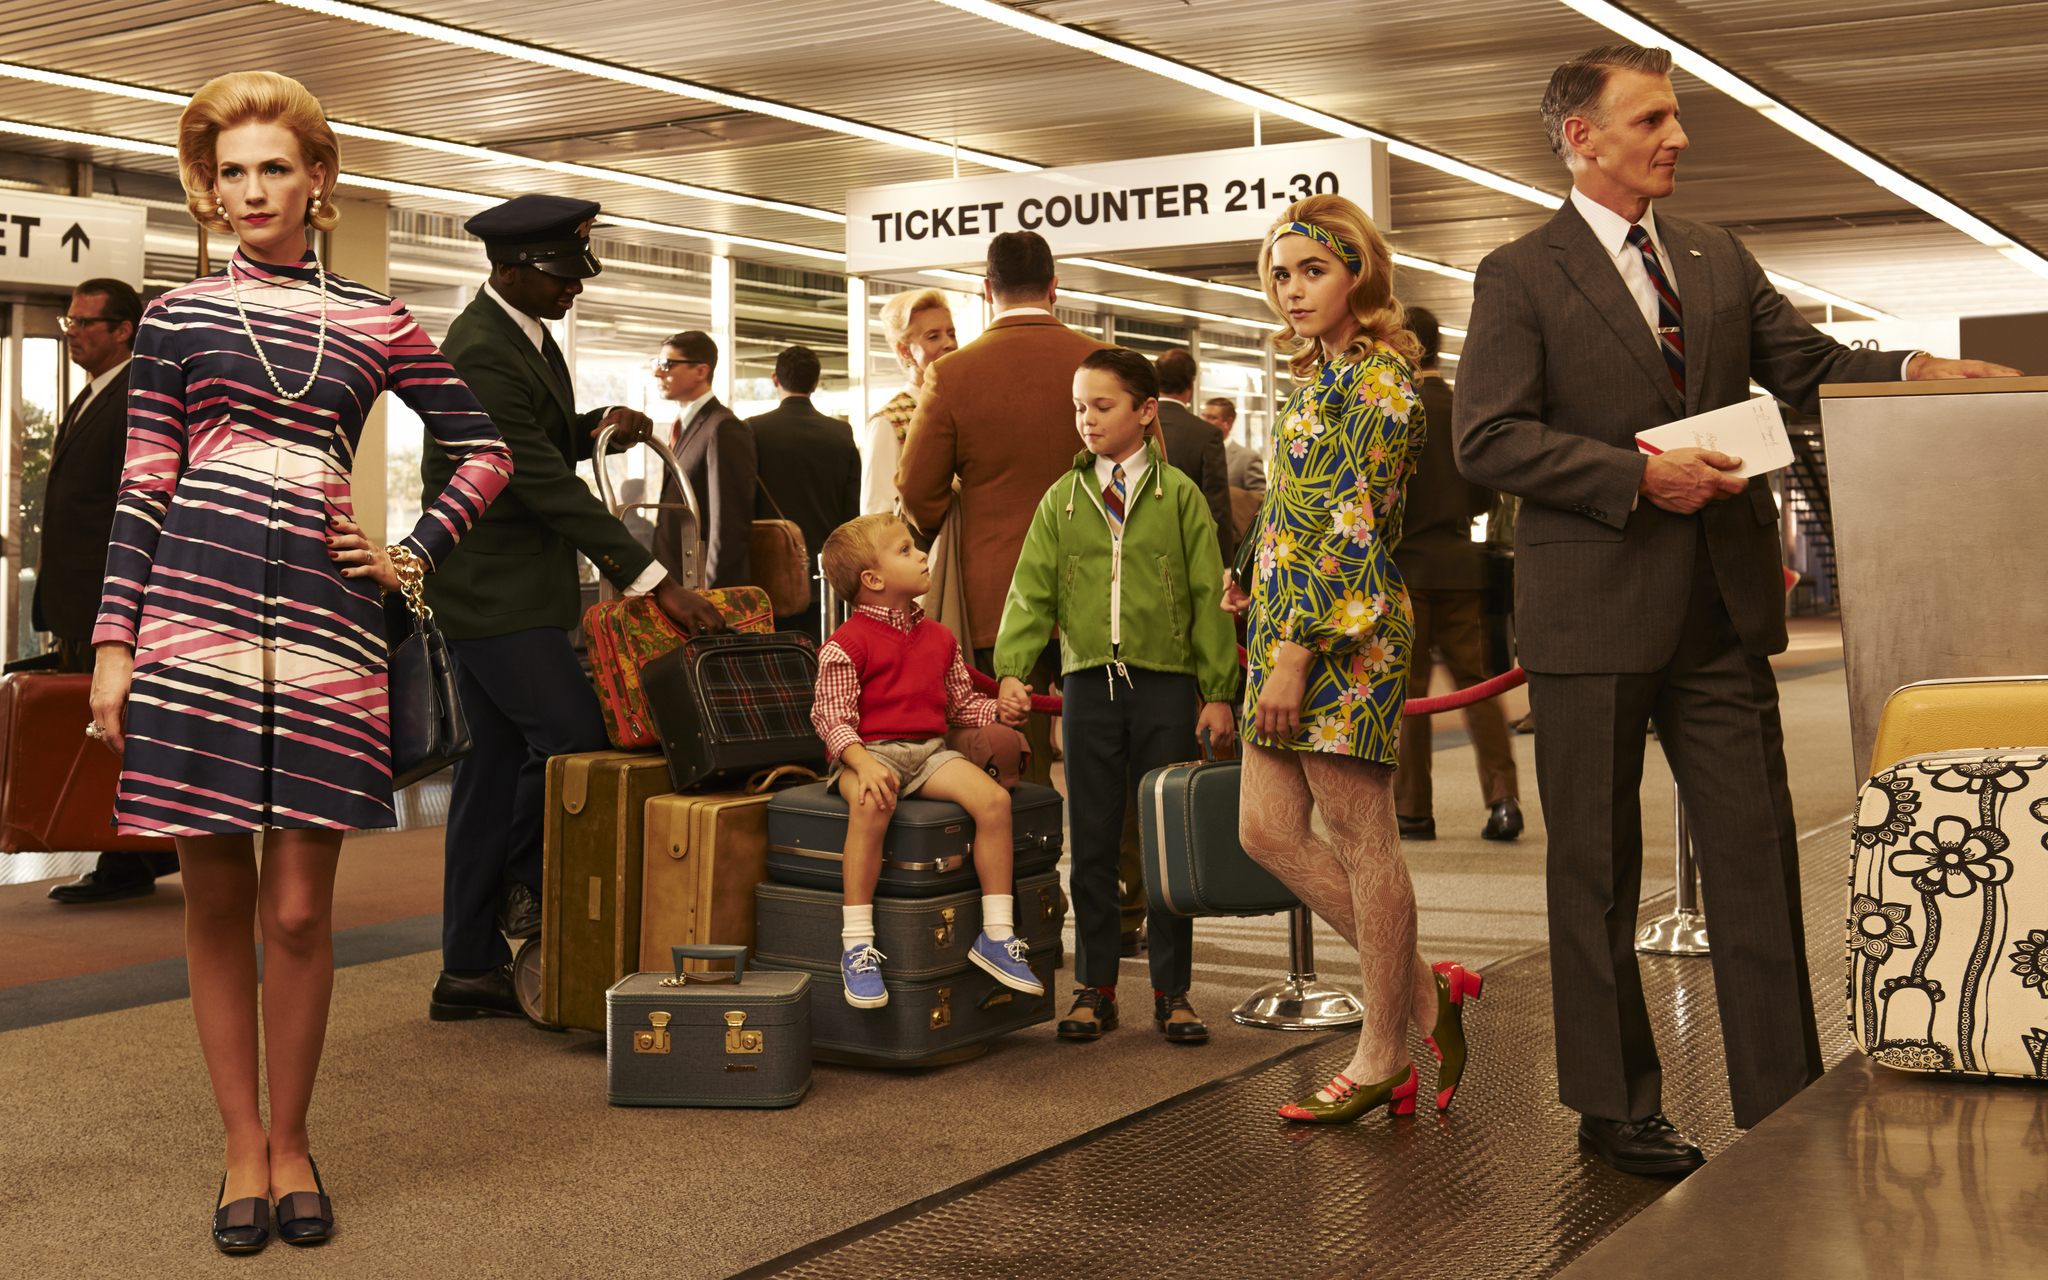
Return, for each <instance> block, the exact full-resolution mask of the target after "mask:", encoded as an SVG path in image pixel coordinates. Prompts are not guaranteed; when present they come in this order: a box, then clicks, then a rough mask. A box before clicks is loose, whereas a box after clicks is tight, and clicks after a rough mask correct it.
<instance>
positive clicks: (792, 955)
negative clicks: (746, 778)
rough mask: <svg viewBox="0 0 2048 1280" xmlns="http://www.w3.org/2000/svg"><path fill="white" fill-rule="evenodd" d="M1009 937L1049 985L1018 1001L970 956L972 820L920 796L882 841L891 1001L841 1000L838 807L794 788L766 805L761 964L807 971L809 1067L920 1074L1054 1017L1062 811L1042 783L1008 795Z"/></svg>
mask: <svg viewBox="0 0 2048 1280" xmlns="http://www.w3.org/2000/svg"><path fill="white" fill-rule="evenodd" d="M1011 813H1012V824H1013V837H1012V850H1013V853H1014V858H1015V861H1014V875H1015V888H1014V895H1015V899H1016V908H1015V915H1014V919H1015V925H1016V929H1017V933H1018V935H1019V936H1021V937H1022V938H1023V939H1024V941H1025V943H1026V945H1027V947H1028V948H1029V956H1030V959H1029V964H1030V966H1031V970H1032V972H1033V973H1034V974H1036V975H1037V977H1038V980H1039V981H1040V982H1041V983H1043V984H1044V985H1045V993H1044V994H1043V995H1039V996H1030V995H1026V994H1025V993H1023V992H1019V991H1012V990H1011V989H1010V988H1008V987H1006V986H1004V985H1003V984H1001V983H1000V982H997V981H996V980H995V978H993V977H991V976H990V975H988V974H987V973H984V972H983V971H982V970H980V969H978V968H975V967H974V966H973V965H972V964H970V963H969V961H968V959H967V952H968V948H969V947H971V946H972V945H973V943H974V939H975V938H976V937H977V936H978V935H979V934H980V932H981V887H980V884H979V881H978V880H977V878H976V876H975V873H974V857H973V841H974V823H973V820H972V819H970V818H969V817H968V816H967V814H966V811H964V810H963V809H961V808H960V807H959V806H958V805H955V804H951V803H948V802H944V801H937V800H920V799H917V798H915V797H913V798H910V799H906V800H903V801H901V802H899V803H898V805H897V807H896V817H895V818H894V820H893V821H891V823H890V824H889V828H888V831H887V833H886V834H885V836H884V837H883V845H882V859H883V861H882V873H881V879H880V880H879V881H878V882H877V884H876V896H875V947H876V949H877V950H879V951H881V952H882V954H883V955H884V956H886V957H887V959H885V960H884V961H883V962H882V982H883V985H884V986H885V987H886V988H887V989H888V991H889V1003H888V1004H887V1005H885V1006H883V1007H882V1008H879V1009H856V1008H854V1007H853V1006H852V1005H849V1004H847V1003H846V995H845V986H844V983H843V982H842V980H841V977H840V970H839V955H840V951H841V949H842V948H841V944H840V936H839V935H840V926H841V914H840V905H841V901H842V884H841V880H840V865H841V856H842V855H841V852H840V851H841V850H842V848H843V847H844V844H845V838H846V815H847V809H846V802H845V801H844V800H842V799H841V798H840V796H839V794H838V792H837V790H836V789H834V788H831V787H829V786H827V785H826V784H824V783H814V784H812V785H809V786H803V787H794V788H791V789H790V790H788V791H784V792H782V793H780V794H779V795H777V796H776V797H775V798H774V799H773V800H771V801H770V802H769V803H768V806H767V820H768V848H767V872H768V876H769V879H768V880H767V881H766V882H764V883H762V884H760V885H758V886H757V887H756V888H755V890H754V906H755V919H754V946H755V965H756V966H757V967H758V968H760V969H766V970H770V971H780V972H801V973H805V974H808V975H809V976H810V980H811V987H812V991H813V997H812V1005H811V1042H812V1051H813V1053H814V1054H815V1056H816V1057H818V1058H819V1059H820V1060H822V1061H827V1062H843V1063H852V1064H856V1065H862V1066H891V1067H928V1066H939V1065H942V1064H945V1063H949V1062H960V1061H964V1060H965V1059H967V1058H971V1057H974V1056H976V1055H977V1054H980V1053H982V1052H984V1051H985V1050H986V1048H987V1045H988V1042H989V1041H990V1040H993V1039H995V1038H996V1037H997V1036H1000V1035H1003V1034H1005V1033H1007V1032H1011V1031H1017V1030H1021V1029H1022V1028H1024V1027H1029V1026H1035V1025H1037V1024H1039V1023H1042V1022H1049V1021H1051V1020H1052V1018H1053V1016H1054V991H1053V975H1054V972H1055V971H1056V970H1058V969H1059V968H1060V967H1061V966H1062V965H1063V963H1064V961H1065V955H1064V952H1063V949H1062V947H1061V943H1060V931H1061V929H1062V927H1063V926H1064V925H1065V922H1066V900H1065V898H1064V896H1063V895H1062V894H1061V892H1060V885H1059V874H1058V872H1057V871H1055V870H1054V866H1055V865H1056V864H1057V863H1058V862H1059V858H1060V852H1061V849H1062V845H1063V840H1062V836H1061V825H1060V818H1061V801H1060V797H1059V793H1058V792H1056V791H1054V790H1053V789H1052V788H1050V787H1040V786H1033V785H1031V784H1028V783H1026V784H1023V785H1020V786H1019V787H1018V788H1017V789H1016V791H1015V792H1013V793H1012V800H1011Z"/></svg>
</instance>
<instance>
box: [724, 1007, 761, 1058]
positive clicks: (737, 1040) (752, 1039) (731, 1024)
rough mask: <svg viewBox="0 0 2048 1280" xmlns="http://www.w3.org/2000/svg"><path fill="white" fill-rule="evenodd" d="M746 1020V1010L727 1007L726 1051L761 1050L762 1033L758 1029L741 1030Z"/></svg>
mask: <svg viewBox="0 0 2048 1280" xmlns="http://www.w3.org/2000/svg"><path fill="white" fill-rule="evenodd" d="M746 1020H747V1015H746V1012H745V1011H744V1010H741V1009H727V1010H726V1011H725V1051H726V1052H727V1053H759V1052H761V1047H762V1043H763V1041H762V1036H761V1033H760V1032H758V1031H742V1030H740V1024H741V1023H743V1022H745V1021H746Z"/></svg>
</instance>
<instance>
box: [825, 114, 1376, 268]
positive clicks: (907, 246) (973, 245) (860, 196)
mask: <svg viewBox="0 0 2048 1280" xmlns="http://www.w3.org/2000/svg"><path fill="white" fill-rule="evenodd" d="M1386 192H1387V151H1386V146H1385V144H1383V143H1377V142H1372V141H1369V140H1364V139H1337V140H1332V141H1327V142H1302V143H1294V144H1291V145H1288V146H1280V147H1245V148H1241V149H1237V150H1231V151H1204V152H1199V153H1196V154H1193V155H1183V156H1154V157H1151V158H1149V159H1144V160H1130V161H1121V162H1118V163H1116V164H1094V165H1080V166H1076V167H1074V168H1069V169H1038V170H1034V171H1032V172H1029V173H1005V174H997V175H994V176H991V177H985V178H963V179H954V180H948V181H940V182H911V183H901V184H898V185H895V186H888V187H863V188H857V189H855V190H852V191H849V192H847V193H846V256H847V270H848V271H850V272H852V273H853V274H855V275H864V274H867V273H869V272H875V271H888V270H903V269H906V268H908V269H917V268H923V267H945V266H960V265H966V264H972V263H976V262H980V261H982V260H983V259H984V258H985V257H986V255H987V249H988V241H989V238H990V237H991V236H994V235H997V234H999V233H1001V232H1004V231H1036V232H1037V233H1038V234H1039V235H1042V236H1044V237H1045V238H1046V241H1047V242H1048V243H1049V244H1050V245H1051V246H1052V251H1053V253H1054V255H1055V256H1057V257H1082V256H1086V255H1088V254H1096V253H1114V252H1117V251H1129V250H1134V249H1163V248H1169V247H1173V246H1176V245H1201V244H1228V243H1233V242H1245V241H1257V240H1258V239H1259V238H1260V237H1261V236H1263V235H1264V234H1265V232H1266V229H1267V228H1268V227H1270V226H1271V225H1272V224H1273V221H1274V219H1276V218H1278V217H1279V216H1280V214H1281V213H1282V212H1284V211H1285V210H1286V208H1287V206H1288V205H1290V204H1292V203H1293V202H1295V201H1296V200H1301V199H1304V198H1306V197H1308V196H1312V195H1319V194H1324V195H1327V194H1339V195H1345V196H1348V197H1350V198H1351V199H1353V200H1355V201H1357V202H1358V203H1359V204H1360V205H1361V206H1363V207H1364V208H1365V209H1366V211H1367V212H1369V213H1371V214H1372V215H1373V217H1374V220H1375V221H1377V222H1378V223H1379V224H1380V226H1381V227H1385V226H1386V225H1387V215H1386V203H1387V199H1386Z"/></svg>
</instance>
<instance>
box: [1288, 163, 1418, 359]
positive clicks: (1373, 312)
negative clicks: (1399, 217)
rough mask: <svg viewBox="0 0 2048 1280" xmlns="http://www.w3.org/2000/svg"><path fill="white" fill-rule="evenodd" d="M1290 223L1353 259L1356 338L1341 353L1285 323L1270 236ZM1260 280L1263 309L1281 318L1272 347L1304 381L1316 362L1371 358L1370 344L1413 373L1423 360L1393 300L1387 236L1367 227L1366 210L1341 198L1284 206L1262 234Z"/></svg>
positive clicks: (1404, 310) (1405, 312) (1401, 309)
mask: <svg viewBox="0 0 2048 1280" xmlns="http://www.w3.org/2000/svg"><path fill="white" fill-rule="evenodd" d="M1290 222H1306V223H1307V224H1309V225H1310V226H1312V227H1320V228H1322V229H1323V230H1324V231H1327V232H1329V233H1330V234H1331V235H1333V236H1335V237H1337V239H1339V240H1341V241H1343V242H1344V244H1345V246H1346V247H1347V248H1349V249H1351V250H1352V251H1353V252H1354V253H1356V254H1357V255H1358V258H1359V265H1358V279H1357V281H1356V282H1355V283H1354V284H1352V286H1351V297H1350V303H1351V315H1352V317H1353V318H1354V319H1356V320H1357V321H1358V334H1357V336H1356V337H1354V338H1353V339H1352V340H1351V345H1350V346H1349V347H1347V348H1346V349H1345V350H1343V351H1334V352H1332V351H1325V350H1323V344H1322V341H1321V340H1320V339H1310V338H1304V337H1302V336H1301V335H1300V334H1298V333H1296V332H1295V331H1294V326H1293V325H1291V324H1289V323H1288V322H1287V308H1285V307H1283V306H1281V305H1280V288H1279V286H1278V285H1276V284H1275V283H1274V282H1273V240H1274V234H1273V233H1274V232H1276V231H1278V230H1279V229H1280V228H1282V227H1284V226H1286V225H1287V224H1288V223H1290ZM1259 280H1260V281H1261V282H1262V283H1263V285H1264V286H1265V290H1266V305H1267V306H1269V307H1271V308H1272V309H1273V314H1274V315H1276V316H1278V317H1280V331H1279V332H1278V333H1275V334H1273V335H1272V342H1273V345H1274V346H1275V347H1277V348H1278V349H1279V350H1280V352H1281V353H1282V354H1284V355H1286V356H1287V357H1288V360H1287V367H1288V369H1289V370H1290V371H1291V372H1292V373H1293V374H1294V376H1295V377H1296V378H1304V379H1305V378H1308V377H1309V376H1310V375H1311V374H1313V372H1314V371H1315V367H1316V365H1317V363H1318V362H1320V361H1323V360H1336V359H1340V358H1342V357H1343V356H1346V355H1349V354H1351V353H1352V352H1357V353H1358V354H1359V355H1360V356H1367V355H1370V354H1372V349H1373V345H1374V344H1375V343H1382V342H1383V343H1385V344H1386V345H1387V346H1389V347H1392V348H1393V349H1394V350H1395V351H1396V352H1398V353H1399V354H1400V355H1401V357H1402V358H1403V359H1404V360H1406V361H1407V362H1408V364H1409V366H1410V367H1411V368H1412V367H1413V366H1414V364H1415V362H1416V361H1418V360H1420V359H1421V358H1422V344H1421V343H1420V342H1417V341H1416V340H1415V335H1414V334H1412V333H1410V332H1408V329H1407V323H1408V309H1407V308H1406V307H1403V306H1402V305H1401V300H1400V299H1399V298H1396V297H1395V296H1394V255H1393V251H1392V250H1391V249H1389V248H1387V241H1386V237H1384V236H1382V235H1381V234H1380V231H1379V228H1378V227H1375V226H1374V225H1373V224H1372V219H1371V218H1369V217H1367V216H1366V213H1365V210H1363V209H1361V208H1359V207H1358V205H1357V204H1356V203H1354V202H1352V201H1350V200H1347V199H1345V198H1344V197H1343V196H1337V195H1324V196H1310V197H1309V198H1308V199H1306V200H1297V201H1295V202H1294V203H1293V204H1291V205H1289V206H1287V212H1285V213H1283V214H1281V215H1280V217H1279V219H1278V220H1277V221H1276V222H1274V223H1273V225H1272V227H1270V228H1269V229H1268V230H1267V232H1266V240H1265V243H1264V244H1262V245H1260V246H1259Z"/></svg>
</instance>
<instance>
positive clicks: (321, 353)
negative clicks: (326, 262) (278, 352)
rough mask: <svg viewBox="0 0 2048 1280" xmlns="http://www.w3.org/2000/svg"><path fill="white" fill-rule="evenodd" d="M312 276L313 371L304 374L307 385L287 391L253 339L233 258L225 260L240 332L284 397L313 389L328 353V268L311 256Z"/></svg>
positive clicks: (297, 397) (291, 397) (301, 396)
mask: <svg viewBox="0 0 2048 1280" xmlns="http://www.w3.org/2000/svg"><path fill="white" fill-rule="evenodd" d="M313 272H314V276H313V278H314V280H315V282H316V283H317V284H318V285H319V287H320V341H319V343H318V345H316V346H315V347H314V348H313V372H311V373H309V374H307V375H306V385H305V386H303V387H300V388H299V389H298V390H297V391H286V390H285V389H284V384H283V383H282V382H279V381H278V380H277V370H275V369H273V368H271V367H270V357H269V356H266V355H264V354H263V344H262V343H260V342H258V341H256V330H255V329H253V328H251V327H250V325H249V313H248V311H247V310H246V309H244V308H243V306H242V285H241V282H240V281H238V280H236V279H235V263H234V259H232V258H230V259H229V260H228V288H229V290H230V291H232V292H233V293H234V295H235V314H236V315H238V316H240V317H241V318H242V332H243V333H245V334H247V335H248V336H249V345H250V347H252V348H254V349H255V352H256V359H257V360H258V361H260V362H261V363H262V365H263V372H265V373H267V374H269V375H270V385H271V386H273V387H275V388H277V394H278V395H280V396H282V397H284V398H285V399H287V400H303V399H305V398H306V395H307V393H308V392H310V391H312V389H313V384H314V383H316V382H318V381H319V380H320V362H321V361H322V360H323V359H325V358H326V356H327V272H326V271H325V270H324V269H322V267H321V266H320V260H319V259H318V258H315V259H314V260H313Z"/></svg>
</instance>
